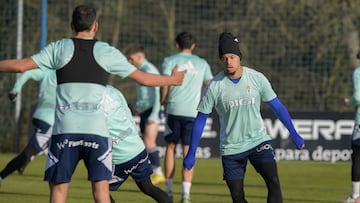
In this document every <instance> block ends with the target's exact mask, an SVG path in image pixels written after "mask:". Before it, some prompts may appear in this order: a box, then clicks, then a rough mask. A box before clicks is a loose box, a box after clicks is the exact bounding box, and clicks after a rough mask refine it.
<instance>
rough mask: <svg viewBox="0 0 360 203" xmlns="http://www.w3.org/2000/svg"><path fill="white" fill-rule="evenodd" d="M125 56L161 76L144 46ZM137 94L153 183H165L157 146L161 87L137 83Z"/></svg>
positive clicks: (144, 68) (137, 104)
mask: <svg viewBox="0 0 360 203" xmlns="http://www.w3.org/2000/svg"><path fill="white" fill-rule="evenodd" d="M125 55H126V56H127V58H128V60H129V62H130V63H131V64H133V65H134V66H135V67H137V68H138V69H139V70H141V71H144V72H146V73H152V74H160V73H159V71H158V69H157V68H156V67H155V66H154V65H153V64H152V63H150V62H149V61H148V60H147V59H146V55H145V48H144V47H143V46H141V45H138V44H135V45H132V46H130V47H129V48H128V49H127V50H126V52H125ZM136 93H137V101H136V105H135V113H136V114H139V116H140V132H141V135H142V138H143V141H144V143H145V147H146V150H147V152H148V153H149V159H150V162H151V165H152V167H153V171H154V173H153V174H152V175H151V181H152V183H153V184H155V185H156V184H159V183H162V182H164V181H165V176H164V174H163V172H162V169H161V164H160V154H159V149H158V147H157V144H156V139H157V136H158V131H159V130H158V128H159V113H160V87H148V86H144V85H140V84H137V83H136Z"/></svg>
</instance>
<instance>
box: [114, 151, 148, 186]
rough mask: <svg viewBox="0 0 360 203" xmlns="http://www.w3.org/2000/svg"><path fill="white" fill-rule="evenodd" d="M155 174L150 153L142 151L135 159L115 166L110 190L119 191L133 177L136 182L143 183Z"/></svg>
mask: <svg viewBox="0 0 360 203" xmlns="http://www.w3.org/2000/svg"><path fill="white" fill-rule="evenodd" d="M152 173H153V170H152V166H151V164H150V161H149V158H148V153H147V152H146V150H144V151H142V152H141V153H140V154H138V155H137V156H136V157H134V158H133V159H131V160H129V161H127V162H125V163H122V164H117V165H114V166H113V178H112V180H111V181H110V190H111V191H115V190H117V189H118V188H119V187H120V186H121V185H122V184H123V183H124V182H125V181H126V179H127V178H128V177H129V176H131V177H132V178H133V179H134V180H135V181H136V182H141V181H143V180H146V179H147V178H149V177H150V175H151V174H152Z"/></svg>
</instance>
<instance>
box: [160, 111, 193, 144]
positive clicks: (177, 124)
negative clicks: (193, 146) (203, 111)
mask: <svg viewBox="0 0 360 203" xmlns="http://www.w3.org/2000/svg"><path fill="white" fill-rule="evenodd" d="M194 122H195V118H192V117H185V116H174V115H167V121H166V126H165V128H169V129H165V132H170V133H168V134H165V141H166V142H167V143H175V144H177V143H178V142H179V140H181V143H182V144H183V145H189V144H190V139H191V132H192V128H193V126H194Z"/></svg>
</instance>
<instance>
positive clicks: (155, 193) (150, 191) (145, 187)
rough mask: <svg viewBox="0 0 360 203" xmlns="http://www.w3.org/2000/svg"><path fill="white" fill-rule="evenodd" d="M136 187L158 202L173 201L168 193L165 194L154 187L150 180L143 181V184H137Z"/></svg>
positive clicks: (168, 202) (166, 202)
mask: <svg viewBox="0 0 360 203" xmlns="http://www.w3.org/2000/svg"><path fill="white" fill-rule="evenodd" d="M136 185H137V186H138V187H139V189H140V190H141V191H142V192H143V193H145V194H147V195H149V196H150V197H152V198H153V199H154V200H156V201H157V202H159V203H170V202H171V200H170V198H169V197H168V195H167V194H166V192H164V191H163V190H161V189H160V188H158V187H156V186H155V185H153V184H152V183H151V180H150V178H148V179H146V180H143V181H141V182H136Z"/></svg>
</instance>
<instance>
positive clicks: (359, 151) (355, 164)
mask: <svg viewBox="0 0 360 203" xmlns="http://www.w3.org/2000/svg"><path fill="white" fill-rule="evenodd" d="M357 58H358V59H360V52H359V53H358V54H357ZM352 80H353V90H354V92H353V95H352V97H351V98H350V99H349V98H344V99H343V102H344V104H345V105H346V106H354V107H355V108H356V114H355V125H354V130H353V133H352V138H351V148H352V154H351V188H352V191H351V194H350V195H349V196H348V197H347V198H345V199H344V200H343V201H342V202H344V203H346V202H348V203H353V202H359V203H360V66H359V67H357V68H356V69H355V70H354V71H353V74H352Z"/></svg>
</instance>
